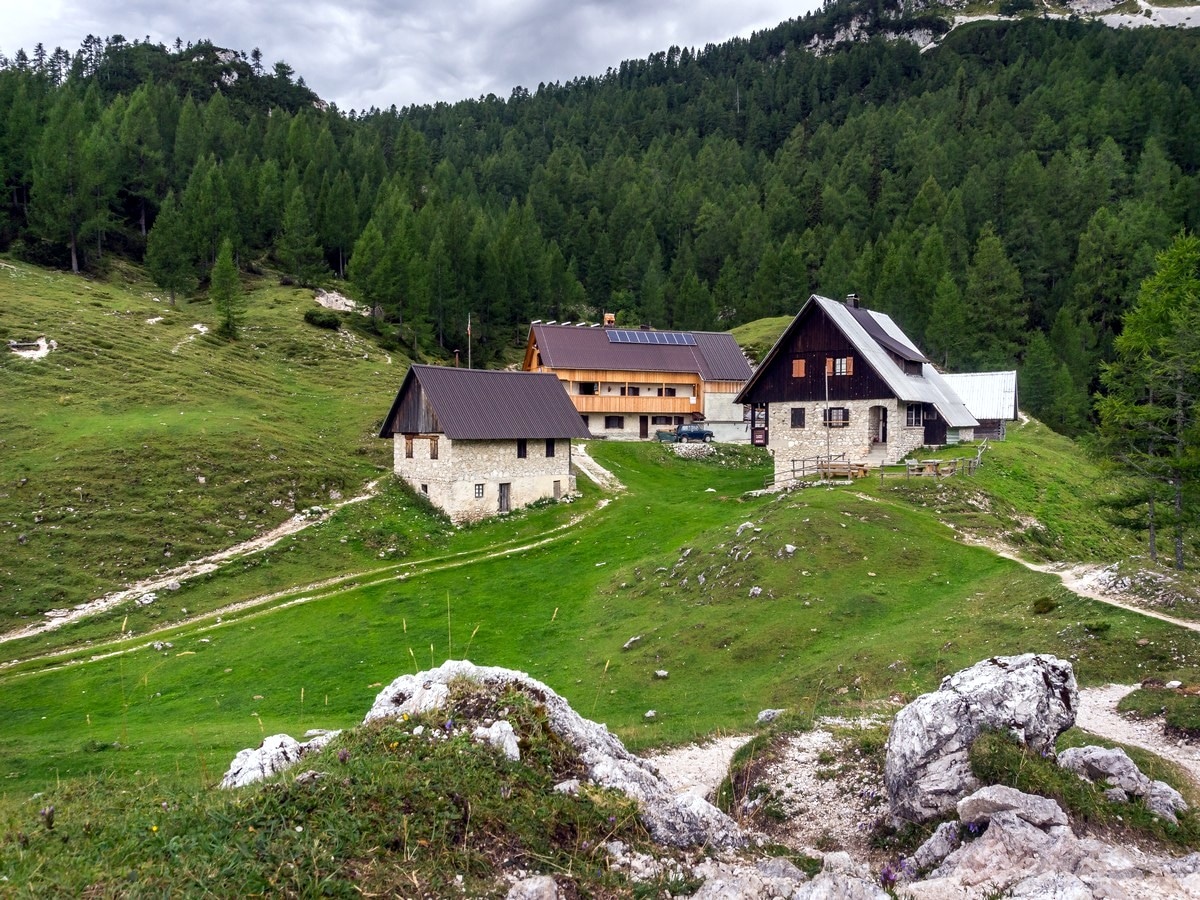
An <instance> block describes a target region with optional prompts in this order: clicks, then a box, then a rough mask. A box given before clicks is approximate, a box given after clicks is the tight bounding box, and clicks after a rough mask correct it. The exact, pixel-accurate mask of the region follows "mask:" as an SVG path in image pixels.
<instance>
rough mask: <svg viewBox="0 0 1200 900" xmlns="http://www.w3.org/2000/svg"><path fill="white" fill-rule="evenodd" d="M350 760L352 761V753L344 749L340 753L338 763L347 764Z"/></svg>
mask: <svg viewBox="0 0 1200 900" xmlns="http://www.w3.org/2000/svg"><path fill="white" fill-rule="evenodd" d="M349 759H350V751H349V750H347V749H346V748H345V747H343V748H342V749H341V750H339V751H338V762H340V763H345V762H346V761H347V760H349Z"/></svg>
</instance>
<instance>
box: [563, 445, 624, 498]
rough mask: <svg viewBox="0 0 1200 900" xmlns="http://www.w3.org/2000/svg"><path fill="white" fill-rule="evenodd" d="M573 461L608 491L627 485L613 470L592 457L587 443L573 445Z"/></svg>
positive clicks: (622, 488) (617, 489)
mask: <svg viewBox="0 0 1200 900" xmlns="http://www.w3.org/2000/svg"><path fill="white" fill-rule="evenodd" d="M571 461H572V462H573V463H575V467H576V468H577V469H579V471H581V472H583V474H584V475H586V476H587V477H588V478H590V479H591V480H592V481H594V482H595V483H596V485H597V486H598V487H600V488H602V489H604V490H606V491H623V490H625V485H623V484H622V483H621V480H620V479H619V478H617V476H616V475H614V474H613V473H612V472H610V471H608V469H606V468H604V466H602V465H600V463H598V462H596V461H595V460H594V459H592V458H591V457H590V456H589V455H588V452H587V444H579V445H578V446H576V445H574V444H572V445H571Z"/></svg>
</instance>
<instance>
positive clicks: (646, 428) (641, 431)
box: [638, 416, 650, 440]
mask: <svg viewBox="0 0 1200 900" xmlns="http://www.w3.org/2000/svg"><path fill="white" fill-rule="evenodd" d="M638 437H640V438H642V439H643V440H644V439H646V438H648V437H650V417H649V416H638Z"/></svg>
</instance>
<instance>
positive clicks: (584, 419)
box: [579, 415, 589, 428]
mask: <svg viewBox="0 0 1200 900" xmlns="http://www.w3.org/2000/svg"><path fill="white" fill-rule="evenodd" d="M579 418H581V419H583V427H584V428H587V427H588V424H589V423H588V417H587V416H586V415H580V417H579Z"/></svg>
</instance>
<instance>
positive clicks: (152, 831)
mask: <svg viewBox="0 0 1200 900" xmlns="http://www.w3.org/2000/svg"><path fill="white" fill-rule="evenodd" d="M157 831H158V826H157V825H151V826H150V833H151V834H154V833H155V832H157Z"/></svg>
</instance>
